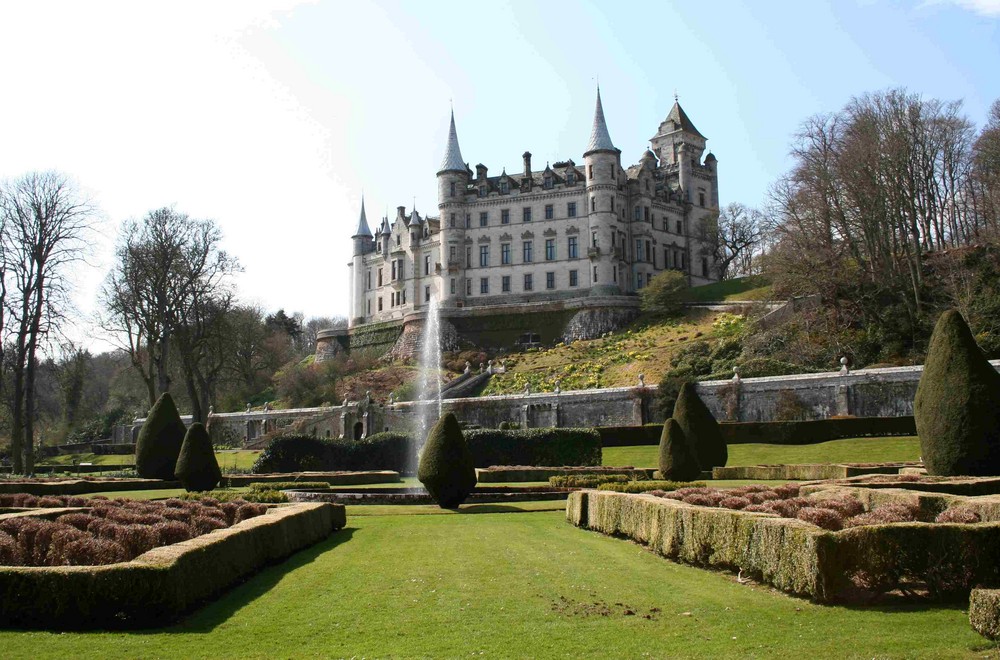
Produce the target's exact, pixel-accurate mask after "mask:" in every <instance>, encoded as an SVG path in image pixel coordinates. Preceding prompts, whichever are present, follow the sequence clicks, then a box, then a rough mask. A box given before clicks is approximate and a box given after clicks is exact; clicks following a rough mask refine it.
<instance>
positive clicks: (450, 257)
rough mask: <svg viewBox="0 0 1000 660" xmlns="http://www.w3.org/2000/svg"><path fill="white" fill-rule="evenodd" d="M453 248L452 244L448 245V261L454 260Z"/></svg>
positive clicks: (452, 261)
mask: <svg viewBox="0 0 1000 660" xmlns="http://www.w3.org/2000/svg"><path fill="white" fill-rule="evenodd" d="M455 249H456V248H455V246H454V245H449V246H448V261H449V262H450V263H454V262H455Z"/></svg>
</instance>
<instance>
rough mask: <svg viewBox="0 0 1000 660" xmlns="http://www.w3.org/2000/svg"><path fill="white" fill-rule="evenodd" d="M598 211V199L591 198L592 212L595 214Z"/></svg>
mask: <svg viewBox="0 0 1000 660" xmlns="http://www.w3.org/2000/svg"><path fill="white" fill-rule="evenodd" d="M596 210H597V198H596V197H591V198H590V212H591V213H593V212H594V211H596Z"/></svg>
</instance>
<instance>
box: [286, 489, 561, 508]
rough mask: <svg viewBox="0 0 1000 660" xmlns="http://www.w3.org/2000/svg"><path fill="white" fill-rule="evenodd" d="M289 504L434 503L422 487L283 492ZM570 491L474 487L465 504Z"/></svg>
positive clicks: (527, 499)
mask: <svg viewBox="0 0 1000 660" xmlns="http://www.w3.org/2000/svg"><path fill="white" fill-rule="evenodd" d="M284 492H285V494H287V495H288V499H289V500H291V501H292V502H335V503H337V504H434V503H435V502H434V499H433V498H432V497H431V496H430V494H428V492H427V491H426V490H424V489H422V488H365V489H359V490H353V491H352V490H307V489H303V490H297V489H293V490H286V491H284ZM569 493H570V489H567V488H550V487H548V486H493V487H488V486H487V487H482V488H476V489H475V490H474V491H472V494H471V495H469V497H468V498H467V499H466V500H465V503H466V504H497V503H503V502H537V501H539V500H564V499H566V497H567V495H569Z"/></svg>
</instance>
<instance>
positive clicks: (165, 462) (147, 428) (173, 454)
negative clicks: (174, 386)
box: [135, 392, 185, 480]
mask: <svg viewBox="0 0 1000 660" xmlns="http://www.w3.org/2000/svg"><path fill="white" fill-rule="evenodd" d="M184 432H185V430H184V422H182V421H181V416H180V415H179V414H178V413H177V406H175V405H174V399H173V397H172V396H170V393H169V392H164V393H163V394H161V395H160V398H159V399H157V400H156V403H154V404H153V407H152V408H151V409H150V411H149V414H148V415H147V416H146V422H145V423H144V424H143V425H142V429H140V430H139V437H138V439H137V440H136V442H135V471H136V472H138V473H139V476H140V477H143V478H145V479H167V480H170V479H173V478H174V467H175V466H176V465H177V457H178V456H179V455H180V453H181V444H182V443H183V442H184Z"/></svg>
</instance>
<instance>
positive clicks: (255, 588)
mask: <svg viewBox="0 0 1000 660" xmlns="http://www.w3.org/2000/svg"><path fill="white" fill-rule="evenodd" d="M355 531H356V530H355V529H353V528H350V527H345V528H343V529H341V530H338V531H336V532H334V533H333V534H331V535H330V537H329V538H327V539H326V540H324V541H320V542H319V543H317V544H316V545H313V546H310V547H308V548H305V549H304V550H300V551H299V552H296V553H295V554H294V555H291V556H290V557H288V558H287V559H285V560H284V561H282V562H280V563H278V564H273V565H271V566H268V567H266V568H264V569H263V570H261V571H260V572H258V573H255V574H254V575H252V576H250V577H249V578H247V579H246V580H245V581H244V582H242V583H240V584H239V585H237V586H235V587H232V588H230V589H229V590H227V591H225V592H223V593H222V594H221V595H220V596H217V597H216V598H215V599H213V600H211V601H206V602H205V603H203V604H202V605H200V606H199V607H198V608H197V609H195V610H194V611H192V612H191V613H189V614H187V615H185V616H184V617H182V618H180V619H178V620H176V621H173V622H172V623H171V624H170V625H169V626H168V627H166V628H147V629H138V630H128V631H124V633H125V634H130V635H144V634H145V635H149V634H153V635H159V634H163V633H167V634H173V633H184V634H188V633H210V632H212V631H213V630H215V628H217V627H218V626H219V625H221V624H223V623H225V622H226V621H228V620H229V618H230V617H232V616H233V614H235V613H236V612H237V611H239V610H240V609H242V608H243V607H245V606H246V605H248V604H249V603H251V602H253V601H254V600H256V599H257V598H259V597H261V596H263V595H264V594H266V593H267V592H268V591H270V590H271V589H272V588H273V587H274V586H275V585H276V584H278V582H280V581H281V579H282V578H284V577H285V575H286V574H288V573H290V572H292V571H294V570H296V569H299V568H302V567H303V566H306V565H308V564H311V563H313V562H314V561H316V559H317V558H318V557H319V556H320V555H322V554H323V553H325V552H329V551H331V550H334V549H336V548H337V547H338V546H339V545H341V544H343V543H346V542H347V541H350V540H351V537H352V536H353V535H354V532H355Z"/></svg>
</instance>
